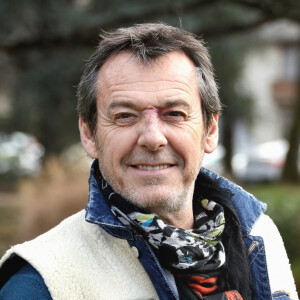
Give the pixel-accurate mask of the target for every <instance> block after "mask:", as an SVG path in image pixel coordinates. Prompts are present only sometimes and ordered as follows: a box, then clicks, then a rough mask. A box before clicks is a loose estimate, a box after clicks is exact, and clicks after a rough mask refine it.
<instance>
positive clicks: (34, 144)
mask: <svg viewBox="0 0 300 300" xmlns="http://www.w3.org/2000/svg"><path fill="white" fill-rule="evenodd" d="M44 152H45V151H44V147H43V146H42V145H41V144H40V143H39V142H38V140H37V139H36V138H35V137H34V136H32V135H30V134H26V133H23V132H14V133H12V134H6V133H0V174H9V173H10V174H13V175H32V174H34V173H36V172H37V171H39V170H40V168H41V162H42V158H43V155H44Z"/></svg>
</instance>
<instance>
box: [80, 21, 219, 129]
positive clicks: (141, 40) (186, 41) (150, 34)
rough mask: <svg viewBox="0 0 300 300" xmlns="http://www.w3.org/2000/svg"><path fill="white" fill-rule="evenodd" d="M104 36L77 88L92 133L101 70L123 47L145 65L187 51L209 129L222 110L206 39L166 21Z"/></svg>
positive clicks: (82, 109)
mask: <svg viewBox="0 0 300 300" xmlns="http://www.w3.org/2000/svg"><path fill="white" fill-rule="evenodd" d="M101 38H102V40H101V42H100V43H99V45H98V47H97V49H96V51H95V52H94V53H93V54H92V56H91V57H90V59H89V60H88V62H87V64H86V66H85V70H84V72H83V75H82V77H81V80H80V83H79V85H78V88H77V97H78V104H77V110H78V112H79V115H80V116H81V118H82V120H83V121H84V122H85V123H86V124H87V125H88V127H89V129H90V130H91V132H92V133H95V131H96V125H97V106H96V95H97V80H98V77H99V70H100V68H101V67H102V65H103V64H104V63H105V62H106V61H107V60H108V59H109V58H110V57H111V56H112V55H114V54H116V53H118V52H120V51H123V50H126V51H130V52H131V54H132V56H133V57H135V58H136V59H137V61H138V62H141V63H144V64H148V63H149V62H151V61H152V60H155V59H156V58H158V57H160V56H163V55H165V54H167V53H170V52H173V51H181V52H183V53H185V55H186V56H187V57H189V58H190V59H191V60H192V61H193V63H194V64H195V66H196V74H197V80H198V86H199V93H200V96H201V107H202V114H203V120H204V122H205V129H208V127H209V125H210V123H211V121H212V119H213V115H214V114H219V113H220V112H221V102H220V99H219V95H218V87H217V85H216V82H215V79H214V72H213V67H212V64H211V59H210V55H209V53H208V50H207V49H206V48H205V46H204V42H203V40H201V39H199V38H197V37H196V36H195V35H193V34H192V33H190V32H187V31H185V30H183V29H181V28H175V27H172V26H169V25H165V24H162V23H145V24H138V25H134V26H133V27H129V28H119V29H117V30H115V31H113V32H109V33H103V34H102V35H101Z"/></svg>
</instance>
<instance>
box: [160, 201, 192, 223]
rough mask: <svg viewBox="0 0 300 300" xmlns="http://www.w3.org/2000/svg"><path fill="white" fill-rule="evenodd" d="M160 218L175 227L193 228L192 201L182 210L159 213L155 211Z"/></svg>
mask: <svg viewBox="0 0 300 300" xmlns="http://www.w3.org/2000/svg"><path fill="white" fill-rule="evenodd" d="M155 213H157V215H158V216H159V218H160V219H161V220H163V221H164V222H165V223H166V224H169V225H173V226H175V227H177V228H182V229H193V228H194V214H193V203H192V201H191V202H190V203H189V204H188V205H187V206H186V207H185V209H184V210H183V211H180V212H178V213H175V214H174V213H173V214H170V213H167V214H166V213H160V212H155Z"/></svg>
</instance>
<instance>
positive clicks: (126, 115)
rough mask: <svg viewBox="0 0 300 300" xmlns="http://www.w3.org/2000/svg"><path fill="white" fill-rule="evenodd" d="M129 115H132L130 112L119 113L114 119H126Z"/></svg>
mask: <svg viewBox="0 0 300 300" xmlns="http://www.w3.org/2000/svg"><path fill="white" fill-rule="evenodd" d="M130 117H132V114H130V113H121V114H118V115H117V116H116V120H120V119H128V118H130Z"/></svg>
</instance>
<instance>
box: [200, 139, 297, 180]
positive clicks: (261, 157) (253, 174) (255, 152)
mask: <svg viewBox="0 0 300 300" xmlns="http://www.w3.org/2000/svg"><path fill="white" fill-rule="evenodd" d="M215 151H216V153H212V154H209V155H206V156H205V157H204V160H203V165H204V167H206V168H208V169H210V170H212V171H214V172H216V173H219V174H221V175H222V174H223V173H224V164H223V159H224V156H225V149H224V147H223V146H221V145H220V146H218V147H217V149H216V150H215ZM287 151H288V142H287V141H286V140H284V139H279V140H275V141H271V142H267V143H263V144H260V145H257V146H255V147H253V148H250V149H249V150H248V152H243V153H237V154H235V155H234V156H233V158H232V162H231V163H232V171H233V175H234V177H235V178H237V179H238V180H239V181H243V182H275V181H278V180H280V177H281V172H282V168H283V166H284V164H285V158H286V154H287ZM298 168H299V172H300V152H299V158H298Z"/></svg>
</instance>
